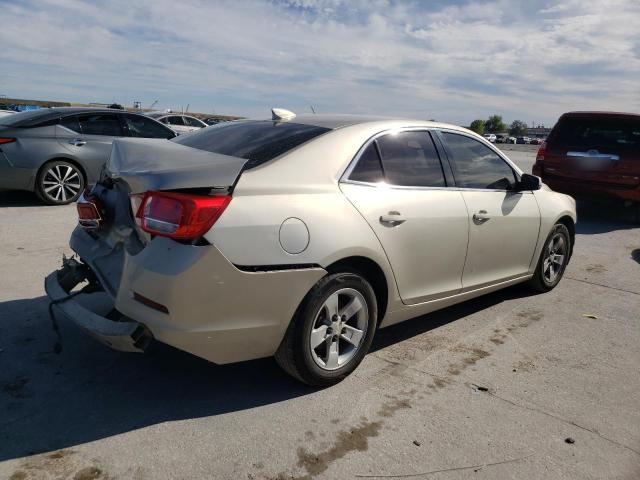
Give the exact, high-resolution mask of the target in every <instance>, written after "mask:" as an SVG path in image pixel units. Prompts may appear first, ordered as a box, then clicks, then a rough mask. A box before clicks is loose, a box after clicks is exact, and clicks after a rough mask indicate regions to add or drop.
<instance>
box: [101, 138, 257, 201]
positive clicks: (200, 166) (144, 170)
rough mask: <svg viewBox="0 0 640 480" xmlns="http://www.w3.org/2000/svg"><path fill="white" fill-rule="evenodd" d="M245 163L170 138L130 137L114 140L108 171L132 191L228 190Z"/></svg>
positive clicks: (242, 160)
mask: <svg viewBox="0 0 640 480" xmlns="http://www.w3.org/2000/svg"><path fill="white" fill-rule="evenodd" d="M246 162H247V160H246V159H244V158H239V157H230V156H228V155H221V154H219V153H212V152H207V151H205V150H199V149H197V148H192V147H187V146H185V145H181V144H179V143H175V142H172V141H169V140H167V141H159V140H157V139H146V138H135V139H134V138H127V139H118V140H115V141H114V142H113V147H112V149H111V157H110V158H109V161H108V162H107V166H106V172H107V174H108V176H109V177H111V178H112V179H122V181H124V182H126V183H127V185H128V186H129V189H130V193H142V192H146V191H148V190H180V189H185V188H194V189H195V188H211V189H215V190H227V191H228V190H230V189H231V188H233V186H234V185H235V183H236V180H237V179H238V177H239V176H240V173H241V172H242V169H243V167H244V164H245V163H246Z"/></svg>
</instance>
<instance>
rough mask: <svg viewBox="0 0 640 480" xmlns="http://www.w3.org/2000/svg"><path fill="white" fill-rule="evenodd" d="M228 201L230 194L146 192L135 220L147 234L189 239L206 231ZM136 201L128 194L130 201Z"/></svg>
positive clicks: (218, 216) (197, 236) (133, 203)
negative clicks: (211, 195) (213, 195)
mask: <svg viewBox="0 0 640 480" xmlns="http://www.w3.org/2000/svg"><path fill="white" fill-rule="evenodd" d="M230 201H231V196H230V195H226V196H219V197H209V196H202V195H190V194H185V193H174V192H146V193H145V194H144V196H143V197H142V201H141V202H140V206H139V207H138V210H137V213H136V220H139V224H140V227H141V228H142V229H143V230H144V231H145V232H147V233H150V234H151V235H160V236H163V237H170V238H174V239H178V240H192V239H196V238H199V237H201V236H202V235H204V234H205V233H207V231H208V230H209V229H210V228H211V227H212V226H213V224H214V223H215V222H216V220H218V218H220V215H222V212H224V209H225V208H227V205H229V202H230ZM136 203H137V201H136V202H134V199H133V198H132V205H135V204H136Z"/></svg>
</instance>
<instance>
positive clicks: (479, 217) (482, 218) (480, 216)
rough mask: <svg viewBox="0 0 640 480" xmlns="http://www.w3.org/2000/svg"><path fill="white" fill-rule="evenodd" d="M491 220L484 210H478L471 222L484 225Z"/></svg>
mask: <svg viewBox="0 0 640 480" xmlns="http://www.w3.org/2000/svg"><path fill="white" fill-rule="evenodd" d="M490 218H491V215H488V214H487V211H486V210H480V211H479V212H476V213H474V214H473V221H474V222H477V223H484V222H486V221H487V220H489V219H490Z"/></svg>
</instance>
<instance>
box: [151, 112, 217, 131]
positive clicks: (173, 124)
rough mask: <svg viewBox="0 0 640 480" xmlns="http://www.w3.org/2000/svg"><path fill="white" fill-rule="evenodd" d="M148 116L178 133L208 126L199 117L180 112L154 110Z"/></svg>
mask: <svg viewBox="0 0 640 480" xmlns="http://www.w3.org/2000/svg"><path fill="white" fill-rule="evenodd" d="M147 116H149V117H151V118H153V119H155V120H157V121H159V122H160V123H164V124H165V125H166V126H168V127H169V128H170V129H171V130H173V131H174V132H176V133H177V134H178V135H182V134H183V133H190V132H194V131H196V130H200V129H201V128H205V127H207V126H208V125H207V124H206V123H204V122H203V121H202V120H200V119H199V118H196V117H192V116H190V115H183V114H180V113H164V112H152V113H147Z"/></svg>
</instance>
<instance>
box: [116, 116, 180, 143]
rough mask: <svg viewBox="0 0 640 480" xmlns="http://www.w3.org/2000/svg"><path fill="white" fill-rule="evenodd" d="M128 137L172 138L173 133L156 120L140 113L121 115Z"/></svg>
mask: <svg viewBox="0 0 640 480" xmlns="http://www.w3.org/2000/svg"><path fill="white" fill-rule="evenodd" d="M123 116H124V122H125V125H126V126H127V131H128V133H129V136H130V137H141V138H173V137H175V134H174V133H173V132H172V131H170V130H169V129H168V128H165V127H163V126H162V125H160V124H159V123H158V122H156V121H154V120H152V119H150V118H146V117H143V116H141V115H123Z"/></svg>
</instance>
